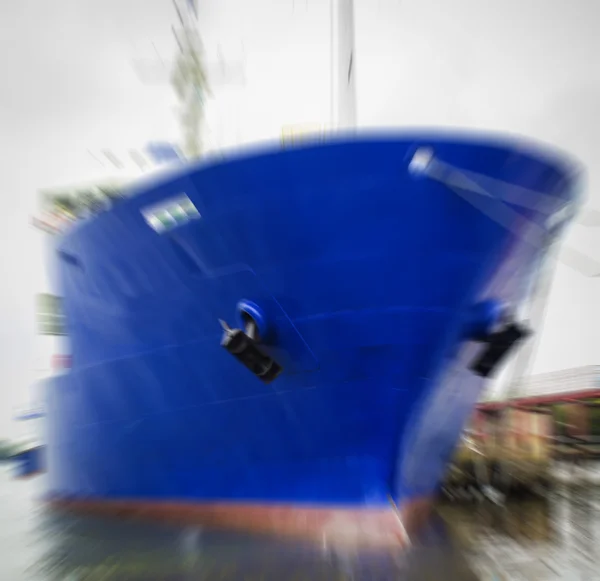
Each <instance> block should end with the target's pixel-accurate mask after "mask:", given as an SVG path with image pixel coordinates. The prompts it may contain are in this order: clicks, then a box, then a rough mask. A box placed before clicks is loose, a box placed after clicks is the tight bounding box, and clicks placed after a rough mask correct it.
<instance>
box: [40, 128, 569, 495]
mask: <svg viewBox="0 0 600 581" xmlns="http://www.w3.org/2000/svg"><path fill="white" fill-rule="evenodd" d="M422 146H425V147H430V148H432V150H433V152H434V154H435V156H436V158H438V159H440V160H442V161H443V162H445V163H446V164H451V165H452V166H454V167H458V168H461V169H462V170H467V171H472V172H478V173H480V174H484V175H486V176H490V177H493V178H495V179H497V180H504V181H506V182H510V183H512V184H515V185H518V186H521V187H523V188H527V189H529V190H533V191H535V192H539V193H542V194H546V195H547V196H550V197H551V198H550V200H551V201H550V202H548V204H547V205H548V207H547V208H546V212H549V213H552V212H554V211H558V210H559V209H560V208H561V207H562V206H564V204H565V203H570V202H571V201H572V200H573V199H574V191H575V180H574V177H573V173H572V169H573V168H572V165H571V163H570V162H569V161H567V160H565V159H563V157H562V156H561V155H558V154H556V153H554V152H552V151H543V150H540V149H538V148H537V147H535V146H529V145H524V144H523V143H522V142H513V141H509V140H503V141H498V140H496V139H495V138H483V137H473V136H451V135H436V134H434V133H430V134H425V133H424V134H412V135H408V134H400V135H397V136H395V137H390V138H380V137H365V138H361V139H360V140H356V141H352V142H344V141H338V142H336V141H334V142H330V143H327V144H321V145H317V144H315V145H309V146H305V147H301V148H294V149H290V150H285V151H279V150H277V151H275V150H265V151H262V152H255V153H253V154H243V155H240V156H238V157H235V158H232V159H229V160H227V161H224V162H220V163H208V164H204V165H203V164H200V165H196V166H192V167H185V168H184V169H183V170H182V171H181V172H180V173H178V174H175V175H172V176H170V177H169V178H166V179H164V180H163V181H162V182H160V183H156V184H152V185H150V186H148V185H146V186H143V187H140V188H138V191H137V195H134V196H132V197H129V198H127V199H125V200H123V201H122V202H121V203H120V204H118V205H116V206H115V207H114V208H113V209H111V210H110V211H108V212H106V213H104V214H102V215H99V216H97V217H95V218H94V219H92V220H89V221H87V222H85V223H82V224H81V225H80V226H78V227H76V228H75V229H73V230H72V231H71V232H70V233H69V234H68V235H67V236H66V237H65V238H64V239H63V240H62V241H61V244H60V251H61V252H62V253H64V255H66V256H70V257H73V258H74V260H69V261H59V269H60V278H61V285H62V291H63V294H64V297H65V300H64V305H65V309H66V316H67V320H68V327H69V333H70V337H71V341H72V348H73V353H72V355H73V368H72V371H71V372H70V373H69V374H66V375H63V376H60V377H57V378H55V379H53V380H52V382H51V383H50V385H49V398H48V421H49V461H50V483H51V492H52V493H53V494H56V495H58V496H65V497H86V498H87V497H90V496H92V497H97V498H111V497H128V498H144V499H157V500H159V499H187V500H210V499H219V500H252V501H258V502H265V501H281V502H296V503H306V504H311V503H328V504H332V503H333V504H342V503H344V504H345V503H350V504H355V505H378V504H384V503H387V497H388V495H389V494H391V495H392V496H393V497H394V498H395V500H396V501H397V502H402V501H403V500H405V499H407V498H411V497H415V496H421V495H427V494H431V493H432V492H433V491H434V490H435V488H436V486H437V484H438V482H439V479H440V478H441V475H442V473H443V470H444V467H445V465H446V462H447V461H448V458H449V456H450V454H451V453H452V450H453V447H454V446H455V444H456V442H457V439H458V437H459V435H460V431H461V429H462V426H463V424H464V422H465V421H466V419H467V418H468V416H469V414H470V412H471V410H472V408H473V406H474V404H475V402H476V401H477V398H478V397H479V395H480V393H481V390H482V389H483V387H484V385H483V380H482V379H481V378H480V377H479V376H475V375H473V373H471V372H470V371H469V369H468V367H469V364H470V363H471V361H472V360H473V358H474V357H475V356H476V354H477V349H478V348H479V347H478V344H477V343H476V342H475V341H473V339H474V338H475V336H476V335H477V334H478V333H480V332H483V331H487V330H489V329H490V328H492V327H493V326H494V325H495V323H496V322H497V317H498V313H499V310H500V306H501V305H511V304H514V303H515V302H518V301H519V300H521V298H522V297H521V295H520V292H521V291H520V289H521V287H522V286H523V284H524V283H525V282H527V281H528V279H529V278H530V277H531V275H532V269H533V265H535V264H537V260H538V259H539V255H540V252H541V251H542V250H541V249H540V248H538V247H535V246H531V245H528V244H527V243H525V242H524V241H523V239H522V237H521V235H522V234H523V233H524V230H525V229H526V222H523V221H518V220H517V221H515V223H514V224H512V223H511V226H515V228H517V229H516V230H512V229H510V228H506V227H504V226H501V225H499V224H498V223H496V222H494V221H493V220H491V219H490V218H489V217H487V215H486V212H487V210H489V211H495V210H497V209H498V207H499V204H500V202H499V201H498V199H497V198H496V197H494V196H493V195H492V196H491V197H484V196H480V195H479V199H478V200H477V203H478V204H479V208H475V207H473V205H471V204H469V203H468V202H467V201H465V199H463V197H461V196H460V195H457V193H455V192H454V191H452V190H451V189H450V188H449V187H447V185H444V184H443V183H441V182H440V181H436V180H434V179H431V178H430V177H428V175H427V174H426V172H425V173H423V172H422V171H421V172H416V173H415V172H414V171H410V170H409V164H410V162H411V159H412V157H413V154H414V152H415V151H417V150H418V149H419V148H420V147H422ZM498 187H500V186H498ZM182 193H185V194H186V195H187V196H188V197H189V198H190V200H191V201H192V202H193V204H194V205H195V206H196V208H197V209H198V211H199V213H200V215H201V216H202V219H201V220H193V221H190V222H188V223H185V224H183V225H181V226H178V227H177V228H173V229H171V230H168V231H164V232H162V233H159V232H157V231H155V230H153V229H152V228H150V227H149V226H148V224H147V223H146V221H145V220H144V217H143V215H142V210H143V209H144V208H147V207H149V206H152V205H153V204H158V203H160V202H162V201H164V200H167V199H169V198H171V197H173V196H177V195H180V194H182ZM498 193H500V192H498ZM467 194H468V195H471V196H473V195H474V194H472V193H471V194H469V193H467ZM491 194H494V192H493V191H492V192H491ZM482 210H483V211H482ZM518 211H519V213H520V215H521V216H522V217H523V218H525V219H527V220H531V221H533V222H534V223H535V224H538V225H540V224H544V220H545V216H544V215H542V214H541V213H539V212H536V211H534V210H531V209H527V208H522V207H520V208H518ZM240 304H241V305H242V306H243V307H244V308H246V309H251V308H252V309H254V310H255V313H258V315H257V316H258V319H259V320H260V323H259V324H260V325H263V328H264V329H266V328H267V327H268V328H269V331H271V333H269V335H270V340H269V342H268V343H269V344H268V346H267V349H268V350H269V352H270V353H271V354H272V355H273V357H274V358H275V359H276V360H277V361H279V362H280V363H281V364H282V365H283V366H284V371H283V374H282V375H281V376H280V377H279V378H278V379H277V380H276V381H275V382H274V383H272V384H268V385H265V384H263V383H262V382H261V381H260V380H258V379H257V378H256V377H254V376H253V375H252V374H251V373H250V372H249V371H248V370H247V369H246V368H245V367H244V366H243V365H240V364H239V362H237V361H236V360H235V359H234V358H233V357H232V356H231V355H230V354H228V353H227V352H226V351H225V350H224V349H223V348H222V347H221V346H220V337H221V333H222V329H221V327H220V324H219V319H223V320H225V321H227V322H229V323H230V324H235V323H236V318H237V317H238V315H239V310H240Z"/></svg>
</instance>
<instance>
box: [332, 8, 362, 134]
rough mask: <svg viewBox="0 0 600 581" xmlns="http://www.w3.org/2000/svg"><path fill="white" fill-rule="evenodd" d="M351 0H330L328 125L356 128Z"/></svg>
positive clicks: (342, 128)
mask: <svg viewBox="0 0 600 581" xmlns="http://www.w3.org/2000/svg"><path fill="white" fill-rule="evenodd" d="M355 61H356V50H355V42H354V1H353V0H331V127H332V129H333V130H342V131H343V130H345V131H352V130H354V129H355V128H356V82H355V77H356V62H355Z"/></svg>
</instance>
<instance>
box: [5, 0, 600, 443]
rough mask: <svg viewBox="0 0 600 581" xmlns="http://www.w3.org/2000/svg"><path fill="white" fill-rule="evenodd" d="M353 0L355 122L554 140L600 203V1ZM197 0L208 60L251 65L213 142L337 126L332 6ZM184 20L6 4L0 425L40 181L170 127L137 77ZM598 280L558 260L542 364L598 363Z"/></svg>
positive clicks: (23, 384) (167, 105)
mask: <svg viewBox="0 0 600 581" xmlns="http://www.w3.org/2000/svg"><path fill="white" fill-rule="evenodd" d="M355 4H356V9H355V23H356V45H357V54H356V59H355V61H356V65H355V66H356V75H357V87H358V119H359V124H361V125H363V126H373V125H374V126H390V125H393V126H397V127H403V126H407V125H408V126H416V125H428V126H431V125H443V126H462V127H468V128H482V129H483V128H488V129H500V130H505V131H511V132H517V133H522V134H527V135H530V136H532V137H536V138H538V139H543V140H545V141H549V142H551V143H555V144H557V145H560V146H561V147H563V148H565V149H567V150H569V151H571V152H572V153H573V154H575V155H577V156H578V157H579V158H580V159H581V160H582V161H583V162H584V163H585V164H586V166H587V167H588V171H589V193H588V195H589V198H590V203H591V205H592V206H594V207H596V208H600V195H599V194H598V184H599V182H600V160H599V155H600V145H599V143H600V141H599V139H598V136H599V135H600V115H599V114H598V108H599V104H600V35H598V34H597V32H598V27H599V24H598V23H600V18H599V16H600V4H599V3H598V2H596V1H595V0H571V1H570V2H564V1H562V0H503V1H502V2H483V1H482V0H437V1H434V0H402V1H400V0H355ZM199 5H200V18H201V23H202V27H201V30H202V33H203V38H204V42H205V46H206V49H207V53H208V57H209V59H213V58H214V57H215V55H216V47H217V44H220V45H221V48H222V51H223V53H224V55H225V57H226V58H234V59H239V58H243V59H245V66H246V76H247V85H246V87H245V89H244V90H243V91H241V92H240V91H238V92H237V93H236V92H235V91H230V92H229V93H228V94H227V95H226V94H225V93H224V92H222V91H219V90H216V91H215V96H216V97H218V100H217V101H216V102H214V103H213V104H212V106H211V110H210V111H209V112H208V116H209V120H208V121H209V128H210V129H211V133H210V137H211V139H213V141H216V142H220V143H235V142H247V141H251V140H254V139H257V138H265V137H276V136H277V133H278V132H279V130H280V127H281V125H282V124H284V123H290V124H291V123H304V122H306V123H311V122H317V123H318V122H322V121H327V120H328V119H327V116H328V113H329V90H330V84H329V70H330V69H329V66H330V64H329V37H328V34H329V20H328V17H329V7H328V2H327V1H326V0H199ZM174 23H175V14H174V11H173V8H172V3H171V2H170V1H169V0H55V1H54V2H42V1H39V0H37V1H34V0H20V1H19V2H2V3H0V71H1V74H2V78H1V80H2V91H1V92H0V122H1V125H0V126H1V128H2V131H1V132H0V153H1V154H2V160H3V163H2V169H3V173H2V176H3V183H4V187H3V188H2V190H1V191H0V196H2V202H3V206H2V208H3V215H4V217H5V224H6V226H5V228H4V229H3V233H2V238H3V239H2V241H1V243H0V263H1V264H2V271H3V274H4V276H3V279H2V284H1V285H0V293H1V295H0V298H1V299H2V300H1V301H0V305H1V306H0V321H1V322H2V326H1V327H0V369H1V370H2V379H3V381H2V384H1V385H0V436H1V435H2V434H4V433H9V432H10V430H11V429H12V428H11V424H10V422H9V418H10V415H11V413H12V406H13V405H15V404H17V403H19V402H22V401H23V400H24V399H26V397H27V395H26V394H27V391H28V386H29V384H30V382H31V379H32V367H33V359H34V347H33V345H34V325H33V302H32V297H33V293H34V292H35V290H37V288H39V284H40V282H39V281H40V274H39V259H38V247H37V245H36V243H35V237H34V236H33V235H32V231H31V229H30V228H29V226H28V221H29V216H30V212H31V211H32V209H33V203H34V195H35V191H36V190H37V189H38V188H40V187H47V186H51V185H62V184H65V183H73V182H77V181H79V180H84V179H88V178H90V177H93V176H95V175H97V174H98V172H99V171H101V169H100V168H99V166H98V165H97V163H96V162H94V160H93V159H92V158H91V157H90V156H89V154H88V153H87V149H88V148H90V149H95V150H98V149H100V148H105V147H106V148H111V147H114V148H119V149H120V148H128V147H137V146H140V145H143V144H144V143H146V142H147V141H149V140H154V139H160V140H164V139H166V140H172V139H175V138H177V136H178V129H177V123H176V118H175V115H174V106H175V100H174V97H173V95H172V94H171V91H170V88H169V87H168V86H167V85H163V86H147V85H144V84H143V83H141V82H140V80H139V79H138V77H137V76H136V74H135V72H134V69H133V66H132V60H133V59H150V60H152V61H156V60H157V58H158V57H157V52H156V51H158V53H159V54H160V55H161V56H162V57H163V58H165V59H168V58H169V56H170V55H171V54H172V53H173V51H174V50H175V44H174V42H173V39H172V34H171V30H170V29H171V25H172V24H174ZM153 43H154V46H153ZM154 47H156V50H155V48H154ZM219 112H220V113H219ZM569 243H571V244H572V245H573V246H575V247H577V248H579V249H581V250H586V251H587V252H588V253H589V254H592V255H595V256H596V258H600V229H596V230H591V229H584V228H582V227H579V226H577V227H574V228H572V231H571V233H570V236H569ZM599 281H600V279H593V280H592V279H583V277H582V276H581V275H580V274H578V273H576V272H573V271H571V270H569V269H568V268H566V267H563V266H559V268H558V272H557V278H556V284H555V285H554V288H553V292H552V297H551V303H550V307H549V310H548V316H547V320H546V323H545V333H544V336H543V339H542V342H541V345H540V350H539V352H538V356H537V358H536V362H535V365H534V368H533V371H534V372H542V371H552V370H555V369H560V368H564V367H571V366H579V365H586V364H598V363H600V357H599V350H600V347H599V345H600V324H599V323H600V307H599V305H598V303H599V301H598V298H599V294H598V293H599V286H598V285H599V284H600V282H599Z"/></svg>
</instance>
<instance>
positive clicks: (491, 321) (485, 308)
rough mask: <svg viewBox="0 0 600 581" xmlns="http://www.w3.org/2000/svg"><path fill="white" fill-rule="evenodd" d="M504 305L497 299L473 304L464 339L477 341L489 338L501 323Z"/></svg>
mask: <svg viewBox="0 0 600 581" xmlns="http://www.w3.org/2000/svg"><path fill="white" fill-rule="evenodd" d="M505 313H506V305H505V304H504V303H503V302H501V301H499V300H497V299H488V300H485V301H482V302H480V303H477V304H475V305H474V306H473V307H472V308H471V315H470V317H469V318H468V324H467V329H466V337H467V339H470V340H472V341H473V340H479V339H483V338H485V337H487V336H489V335H490V334H491V333H492V332H493V331H494V329H496V328H497V327H498V325H499V324H500V323H501V321H502V319H503V317H504V316H505Z"/></svg>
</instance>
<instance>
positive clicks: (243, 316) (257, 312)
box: [236, 299, 273, 344]
mask: <svg viewBox="0 0 600 581" xmlns="http://www.w3.org/2000/svg"><path fill="white" fill-rule="evenodd" d="M236 315H237V322H238V324H239V327H240V329H244V328H245V327H246V323H247V317H250V318H251V319H252V320H253V321H254V324H255V325H256V330H257V331H258V336H259V337H260V342H261V343H263V344H266V343H268V342H269V339H272V338H273V337H272V332H273V330H272V328H271V325H269V321H268V319H267V317H266V315H265V313H264V311H263V310H262V309H261V308H260V306H259V305H257V304H256V303H254V302H252V301H248V300H246V299H243V300H241V301H240V302H239V303H238V304H237V305H236Z"/></svg>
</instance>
